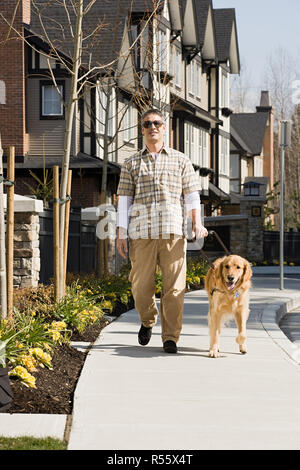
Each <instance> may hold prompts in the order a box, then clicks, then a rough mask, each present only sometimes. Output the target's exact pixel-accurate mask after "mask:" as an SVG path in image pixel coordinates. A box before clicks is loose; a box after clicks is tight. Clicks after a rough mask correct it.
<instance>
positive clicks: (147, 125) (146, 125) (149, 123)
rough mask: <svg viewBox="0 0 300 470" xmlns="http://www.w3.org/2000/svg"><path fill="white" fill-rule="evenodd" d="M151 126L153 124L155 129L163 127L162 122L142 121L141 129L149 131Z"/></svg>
mask: <svg viewBox="0 0 300 470" xmlns="http://www.w3.org/2000/svg"><path fill="white" fill-rule="evenodd" d="M152 124H154V126H155V127H156V129H158V128H159V127H161V126H162V125H163V122H162V121H144V122H143V127H144V128H145V129H149V128H150V127H151V126H152Z"/></svg>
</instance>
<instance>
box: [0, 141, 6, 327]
mask: <svg viewBox="0 0 300 470" xmlns="http://www.w3.org/2000/svg"><path fill="white" fill-rule="evenodd" d="M2 157H3V150H2V145H1V136H0V175H1V176H2V178H3V160H2ZM3 193H4V191H3V181H1V182H0V307H1V314H0V318H1V317H2V318H6V317H7V282H6V257H5V253H6V249H5V220H4V204H3Z"/></svg>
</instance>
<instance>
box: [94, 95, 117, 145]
mask: <svg viewBox="0 0 300 470" xmlns="http://www.w3.org/2000/svg"><path fill="white" fill-rule="evenodd" d="M107 97H108V95H107V94H106V92H104V91H103V90H100V91H99V102H100V103H99V116H98V119H99V120H100V126H99V131H100V134H104V133H105V117H106V113H107V112H108V122H107V135H108V136H109V137H112V136H113V134H114V115H113V103H114V95H113V92H111V93H110V95H109V105H107Z"/></svg>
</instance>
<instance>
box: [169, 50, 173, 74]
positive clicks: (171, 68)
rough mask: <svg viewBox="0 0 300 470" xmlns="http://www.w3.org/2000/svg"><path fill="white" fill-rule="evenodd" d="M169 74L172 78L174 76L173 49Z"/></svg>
mask: <svg viewBox="0 0 300 470" xmlns="http://www.w3.org/2000/svg"><path fill="white" fill-rule="evenodd" d="M169 73H170V75H171V76H172V77H173V76H174V50H173V47H171V48H170V65H169Z"/></svg>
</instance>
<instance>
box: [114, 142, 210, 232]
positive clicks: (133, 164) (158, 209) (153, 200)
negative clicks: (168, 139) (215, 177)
mask: <svg viewBox="0 0 300 470" xmlns="http://www.w3.org/2000/svg"><path fill="white" fill-rule="evenodd" d="M200 190H201V187H200V182H199V180H198V178H197V175H196V173H195V170H194V168H193V165H192V162H191V160H190V159H189V158H188V157H187V156H186V155H184V154H183V153H181V152H179V151H178V150H174V149H171V148H169V147H166V146H163V148H162V150H161V152H160V154H159V155H158V156H157V157H156V158H154V157H153V156H152V155H151V153H150V152H149V150H148V149H147V147H144V148H143V150H141V151H139V152H138V153H136V154H134V155H133V156H131V157H129V158H127V159H126V160H125V162H124V164H123V166H122V170H121V175H120V182H119V186H118V191H117V194H118V195H120V196H132V197H133V198H134V199H133V205H132V206H131V208H130V222H129V227H128V231H129V237H130V238H137V237H139V238H158V236H159V235H163V234H172V233H174V234H178V235H183V234H185V233H186V232H185V222H186V220H185V219H186V218H185V213H184V195H185V194H188V193H191V192H193V191H200ZM134 233H139V235H134Z"/></svg>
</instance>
